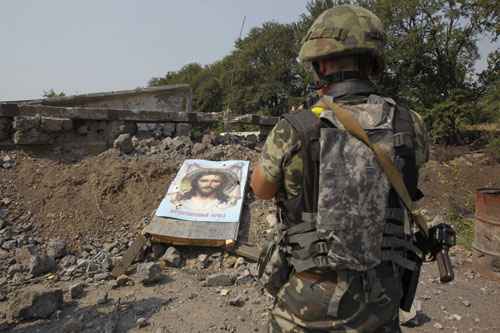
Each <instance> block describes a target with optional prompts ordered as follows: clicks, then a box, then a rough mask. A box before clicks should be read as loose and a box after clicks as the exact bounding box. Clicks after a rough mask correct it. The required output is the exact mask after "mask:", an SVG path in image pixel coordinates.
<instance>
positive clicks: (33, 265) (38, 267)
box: [28, 255, 56, 277]
mask: <svg viewBox="0 0 500 333" xmlns="http://www.w3.org/2000/svg"><path fill="white" fill-rule="evenodd" d="M55 270H56V261H55V260H54V258H53V257H49V256H47V255H34V256H32V257H31V259H30V262H29V264H28V272H29V273H30V274H31V275H32V276H33V277H37V276H40V275H43V274H46V273H50V272H54V271H55Z"/></svg>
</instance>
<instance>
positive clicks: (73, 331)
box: [62, 319, 83, 333]
mask: <svg viewBox="0 0 500 333" xmlns="http://www.w3.org/2000/svg"><path fill="white" fill-rule="evenodd" d="M82 330H83V324H82V322H81V321H79V320H76V319H70V320H68V321H67V322H66V323H64V325H63V329H62V331H63V333H80V332H81V331H82Z"/></svg>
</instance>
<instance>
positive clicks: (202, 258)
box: [198, 254, 210, 269]
mask: <svg viewBox="0 0 500 333" xmlns="http://www.w3.org/2000/svg"><path fill="white" fill-rule="evenodd" d="M209 263H210V260H209V257H208V255H206V254H200V255H199V256H198V266H199V267H200V268H202V269H203V268H207V267H208V264H209Z"/></svg>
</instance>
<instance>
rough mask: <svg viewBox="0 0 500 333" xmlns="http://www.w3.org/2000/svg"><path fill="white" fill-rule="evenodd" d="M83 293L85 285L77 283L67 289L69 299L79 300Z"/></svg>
mask: <svg viewBox="0 0 500 333" xmlns="http://www.w3.org/2000/svg"><path fill="white" fill-rule="evenodd" d="M84 292H85V283H82V282H79V283H76V284H74V285H72V286H71V287H69V295H70V297H71V299H78V298H81V297H82V296H83V294H84Z"/></svg>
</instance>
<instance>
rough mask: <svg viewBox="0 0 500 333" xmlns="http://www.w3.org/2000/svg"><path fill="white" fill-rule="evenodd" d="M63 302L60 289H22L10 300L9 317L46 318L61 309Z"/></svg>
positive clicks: (25, 318)
mask: <svg viewBox="0 0 500 333" xmlns="http://www.w3.org/2000/svg"><path fill="white" fill-rule="evenodd" d="M63 303H64V300H63V291H62V290H61V289H53V290H28V291H24V292H21V293H20V294H19V295H18V296H17V297H15V298H14V299H12V301H11V302H10V305H9V317H10V318H11V319H19V320H29V319H44V318H48V317H50V315H52V314H53V313H54V312H55V311H57V310H59V309H61V308H62V305H63Z"/></svg>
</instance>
